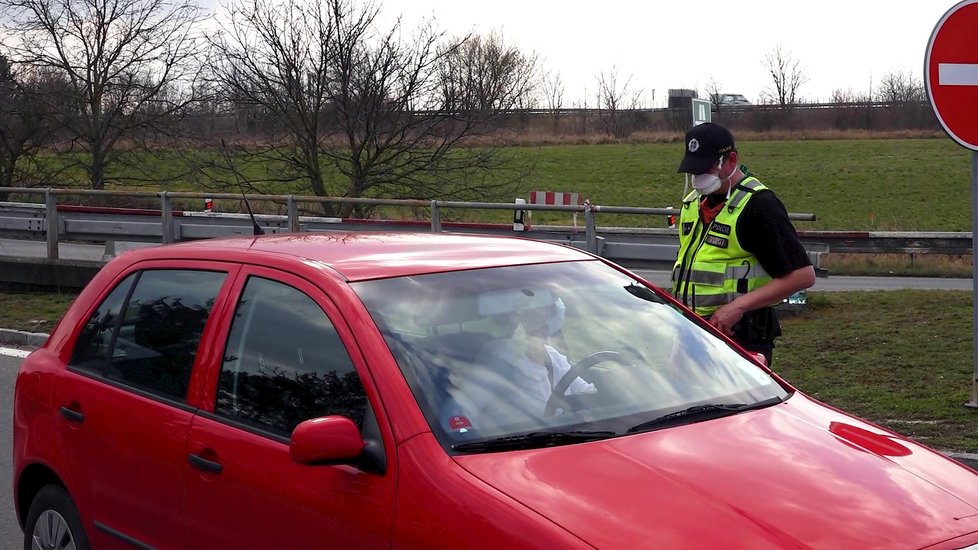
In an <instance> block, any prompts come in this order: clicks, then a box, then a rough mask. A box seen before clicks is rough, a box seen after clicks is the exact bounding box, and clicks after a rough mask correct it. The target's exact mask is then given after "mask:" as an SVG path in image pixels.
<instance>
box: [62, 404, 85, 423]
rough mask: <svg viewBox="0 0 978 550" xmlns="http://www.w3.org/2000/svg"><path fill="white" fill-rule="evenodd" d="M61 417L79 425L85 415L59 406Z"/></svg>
mask: <svg viewBox="0 0 978 550" xmlns="http://www.w3.org/2000/svg"><path fill="white" fill-rule="evenodd" d="M61 416H63V417H65V418H67V419H68V420H69V421H71V422H77V423H79V424H81V423H82V422H84V421H85V413H82V412H79V411H76V410H73V409H69V408H68V407H66V406H64V405H62V406H61Z"/></svg>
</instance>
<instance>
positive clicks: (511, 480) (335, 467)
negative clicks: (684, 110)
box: [13, 233, 978, 549]
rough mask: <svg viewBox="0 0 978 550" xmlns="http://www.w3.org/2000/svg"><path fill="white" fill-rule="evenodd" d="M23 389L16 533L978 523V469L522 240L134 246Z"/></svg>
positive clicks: (398, 532) (729, 542) (659, 540)
mask: <svg viewBox="0 0 978 550" xmlns="http://www.w3.org/2000/svg"><path fill="white" fill-rule="evenodd" d="M539 342H546V343H545V344H542V345H540V347H536V344H534V343H539ZM531 356H533V357H536V358H535V359H534V358H531ZM513 358H516V359H513ZM537 361H539V363H537ZM537 364H539V365H542V366H540V367H534V366H533V365H537ZM561 365H563V366H561ZM534 369H543V370H534ZM541 396H542V398H541ZM14 399H15V401H14V432H13V469H14V479H13V483H14V495H15V499H16V502H15V505H16V510H17V514H18V518H19V521H20V525H21V526H22V527H23V528H24V531H25V547H27V548H32V547H33V548H78V549H84V548H90V547H94V548H121V547H129V546H137V547H144V548H150V547H153V548H263V549H267V548H287V547H294V548H314V547H315V548H319V547H336V548H354V547H355V548H392V547H393V548H517V547H520V548H523V547H527V548H547V549H552V548H592V547H597V548H640V547H644V548H670V549H675V548H734V547H739V548H752V549H753V548H827V549H840V548H922V547H928V548H939V549H944V548H964V547H973V546H971V545H975V544H978V476H976V474H975V472H974V471H972V470H970V469H967V468H965V467H963V466H961V465H959V464H957V463H955V462H953V461H951V460H950V459H948V458H945V457H944V456H941V455H939V454H937V453H935V452H933V451H931V450H929V449H927V448H925V447H923V446H921V445H919V444H917V443H915V442H913V441H911V440H909V439H906V438H904V437H901V436H899V435H896V434H894V433H892V432H889V431H887V430H885V429H883V428H880V427H878V426H875V425H872V424H869V423H867V422H864V421H861V420H859V419H857V418H854V417H852V416H849V415H847V414H845V413H843V412H840V411H838V410H836V409H833V408H831V407H827V406H824V405H822V404H820V403H818V402H817V401H815V400H813V399H812V398H810V397H808V396H806V395H804V394H802V393H800V392H798V391H796V390H795V389H794V388H792V387H791V386H790V385H789V384H788V383H786V382H785V381H784V380H782V379H781V378H779V377H778V376H777V375H775V374H773V373H771V372H770V371H769V370H768V369H766V368H765V367H763V366H762V365H761V364H760V363H758V362H757V360H756V359H755V358H754V357H753V356H751V355H750V354H747V353H746V352H744V351H743V350H741V349H740V348H738V347H737V346H736V345H735V344H733V343H732V342H731V341H730V340H728V339H727V338H726V337H724V336H722V335H721V334H719V333H717V332H715V331H714V330H713V329H711V328H710V327H709V326H708V325H707V324H705V323H704V322H703V321H702V320H700V319H699V318H697V317H696V316H695V315H693V314H692V313H690V312H689V311H688V310H686V309H684V308H683V307H682V306H680V305H679V304H678V303H676V302H675V301H674V300H672V299H671V298H670V297H669V296H668V294H667V293H663V292H662V291H660V290H658V289H656V288H654V287H652V286H650V285H649V284H647V283H646V282H645V281H644V280H642V279H640V278H637V277H636V276H634V275H632V274H630V273H629V272H628V271H626V270H624V269H622V268H620V267H617V266H615V265H612V264H610V263H608V262H606V261H604V260H602V259H600V258H597V257H594V256H591V255H589V254H587V253H584V252H581V251H578V250H575V249H572V248H568V247H564V246H560V245H555V244H547V243H542V242H537V241H531V240H523V239H510V238H493V237H478V236H457V235H456V236H452V235H432V234H370V233H360V234H302V235H298V234H296V235H276V236H272V235H269V236H263V237H254V238H242V237H238V238H232V239H220V240H208V241H198V242H194V243H187V244H178V245H173V246H163V247H156V248H149V249H142V250H139V251H132V252H128V253H125V254H123V255H121V256H120V257H118V258H116V259H115V260H113V261H112V262H110V263H109V264H107V265H106V266H105V267H104V268H103V269H102V270H101V271H100V272H99V273H98V275H97V276H96V277H95V279H94V280H93V281H92V282H91V283H90V284H89V285H88V287H87V288H86V289H85V290H84V291H83V292H82V293H81V294H80V295H79V297H78V298H77V300H76V301H75V303H74V304H73V305H72V306H71V307H70V308H69V310H68V311H67V313H66V314H65V316H64V318H63V319H62V320H61V321H60V323H59V324H58V325H57V326H56V328H55V329H54V330H53V332H52V333H51V336H50V338H49V339H48V341H47V343H46V344H45V345H44V346H43V347H42V348H41V349H39V350H37V351H35V352H34V353H32V354H31V355H30V356H29V357H28V358H27V359H26V360H25V361H24V364H23V366H22V369H21V371H20V373H19V375H18V377H17V383H16V389H15V398H14Z"/></svg>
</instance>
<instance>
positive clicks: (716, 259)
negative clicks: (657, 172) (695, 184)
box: [672, 177, 771, 317]
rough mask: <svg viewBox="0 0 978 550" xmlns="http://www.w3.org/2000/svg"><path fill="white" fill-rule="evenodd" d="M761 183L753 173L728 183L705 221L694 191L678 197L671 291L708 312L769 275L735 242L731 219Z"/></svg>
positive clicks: (697, 309) (699, 311)
mask: <svg viewBox="0 0 978 550" xmlns="http://www.w3.org/2000/svg"><path fill="white" fill-rule="evenodd" d="M765 189H767V187H765V186H764V185H763V184H762V183H761V182H759V181H758V180H757V179H756V178H754V177H748V178H745V179H744V180H743V181H742V182H740V183H739V184H738V185H737V186H736V187H734V190H733V192H732V193H731V195H730V198H729V199H727V202H726V204H725V205H724V207H723V208H722V209H721V210H720V212H719V213H718V214H717V217H716V219H715V220H714V221H713V223H711V224H710V227H708V228H704V227H703V224H702V223H701V222H700V218H699V201H700V198H701V196H700V194H699V193H697V192H696V191H693V192H692V193H690V194H689V195H688V196H687V197H686V198H684V199H683V207H682V210H681V212H680V234H679V255H678V257H677V258H676V263H675V265H674V266H673V271H672V283H673V284H672V288H673V295H674V296H675V297H676V298H677V299H679V300H680V301H681V302H684V303H685V304H686V305H687V306H689V307H691V308H692V309H693V310H694V311H695V312H696V313H697V314H699V315H701V316H703V317H708V316H710V315H712V314H713V312H714V311H716V310H717V309H719V307H720V306H722V305H724V304H727V303H730V302H731V301H733V300H734V299H736V298H737V297H738V296H741V295H743V294H745V293H747V292H750V291H752V290H754V289H756V288H759V287H760V286H763V285H765V284H767V283H768V282H770V281H771V277H770V275H768V273H767V272H766V271H765V270H764V268H763V267H761V265H760V262H758V260H757V257H755V256H754V255H753V254H752V253H750V252H748V251H746V250H744V249H743V247H741V245H740V241H739V239H738V238H737V234H736V233H737V231H736V228H737V220H738V219H739V217H740V214H741V213H742V212H743V210H744V206H745V205H746V204H747V203H748V202H749V201H750V199H751V197H752V196H753V195H754V193H756V192H758V191H763V190H765Z"/></svg>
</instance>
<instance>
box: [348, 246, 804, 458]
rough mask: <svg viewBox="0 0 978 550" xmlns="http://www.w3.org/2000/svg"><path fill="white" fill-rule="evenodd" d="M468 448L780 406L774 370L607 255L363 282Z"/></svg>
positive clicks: (435, 413)
mask: <svg viewBox="0 0 978 550" xmlns="http://www.w3.org/2000/svg"><path fill="white" fill-rule="evenodd" d="M353 287H354V289H355V291H356V292H357V293H358V295H359V296H360V298H361V299H362V300H363V302H364V304H365V305H366V307H367V309H368V310H369V311H370V314H371V316H372V317H373V319H374V320H375V321H376V323H377V325H378V327H379V328H380V331H381V333H382V334H383V336H384V338H385V339H386V341H387V343H388V346H389V347H390V349H391V352H392V353H393V355H394V358H395V359H396V360H397V363H398V365H399V366H400V369H401V371H402V372H403V374H404V376H405V378H406V380H407V381H408V384H409V386H410V387H411V390H412V392H413V394H414V396H415V397H416V399H417V401H418V404H419V405H420V407H421V410H422V412H423V413H424V415H425V417H426V418H427V421H428V423H429V424H430V426H431V428H432V431H433V433H434V434H435V436H436V437H437V438H438V439H439V441H440V442H441V443H442V445H444V446H445V448H446V449H449V450H454V451H457V452H471V451H484V450H502V449H508V448H527V447H534V446H546V445H553V444H566V443H571V442H575V441H583V440H589V439H599V438H605V437H616V436H620V435H625V434H628V433H634V432H636V431H647V430H652V429H660V428H663V427H670V426H675V425H676V424H682V423H687V422H698V421H703V420H709V419H710V418H714V417H716V416H723V415H726V414H735V413H737V412H740V411H741V410H746V409H749V408H754V407H759V406H767V405H770V404H775V403H779V402H781V401H782V400H783V399H785V398H786V397H787V395H788V392H787V391H786V390H785V389H784V388H783V387H782V386H781V385H780V384H779V383H778V382H777V381H776V380H775V379H774V378H773V377H771V376H770V375H769V374H768V373H767V372H765V371H764V370H763V369H761V368H759V367H757V366H756V365H755V364H753V363H752V362H751V361H749V360H748V359H746V358H744V357H743V356H742V355H740V354H739V353H738V352H737V351H735V350H734V349H733V348H732V347H730V346H729V345H728V344H727V343H726V342H724V341H723V340H721V339H720V338H717V337H716V336H714V335H713V334H711V333H710V332H708V331H707V330H704V329H703V328H702V327H700V326H699V325H698V324H697V323H695V322H693V321H692V320H691V319H690V318H689V317H687V315H691V314H688V313H684V312H683V311H682V310H681V309H678V308H676V307H674V306H672V305H670V304H669V303H667V302H666V301H665V300H663V299H662V298H660V297H659V295H658V294H657V293H656V292H653V291H652V290H650V289H649V288H648V287H646V286H644V285H642V283H640V282H639V281H637V280H635V279H632V278H630V277H628V276H627V275H625V274H623V273H621V272H619V271H617V270H615V269H613V268H611V267H609V266H607V265H605V264H603V263H602V262H599V261H581V262H566V263H552V264H540V265H520V266H512V267H501V268H492V269H477V270H469V271H455V272H450V273H438V274H431V275H423V276H412V277H399V278H392V279H384V280H376V281H365V282H359V283H354V284H353Z"/></svg>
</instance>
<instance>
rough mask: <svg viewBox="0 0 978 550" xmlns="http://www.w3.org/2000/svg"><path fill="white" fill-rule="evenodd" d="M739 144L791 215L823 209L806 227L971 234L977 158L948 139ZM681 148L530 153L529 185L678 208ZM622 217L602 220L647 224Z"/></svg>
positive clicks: (601, 200) (603, 200)
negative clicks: (973, 170)
mask: <svg viewBox="0 0 978 550" xmlns="http://www.w3.org/2000/svg"><path fill="white" fill-rule="evenodd" d="M738 149H739V150H740V153H741V159H742V161H743V162H744V163H745V164H746V165H747V167H748V169H749V170H750V171H751V172H753V173H754V174H755V175H756V176H757V177H758V178H759V179H760V180H761V181H762V182H764V183H766V184H767V185H768V186H769V187H771V188H772V189H774V190H775V192H776V193H777V194H778V195H779V196H780V197H781V200H782V201H783V202H784V203H785V206H786V207H787V208H788V211H789V212H805V213H813V214H815V215H816V217H817V221H815V222H798V223H797V227H798V228H799V229H833V230H881V231H882V230H907V231H970V230H971V191H970V187H971V184H970V179H971V178H970V174H971V172H970V171H971V157H970V154H969V153H968V152H967V151H965V150H964V149H963V148H961V147H960V146H958V145H956V144H954V143H953V142H951V141H950V140H949V139H906V140H839V141H753V142H751V141H747V142H740V143H738ZM682 152H683V148H682V145H681V144H678V143H676V144H638V145H583V146H555V147H540V148H537V149H531V150H528V151H527V154H532V155H535V157H536V159H537V166H536V167H537V175H536V178H537V179H536V180H535V181H534V183H533V184H532V185H529V186H527V188H526V190H527V191H529V190H530V189H541V190H547V191H576V192H580V193H583V194H584V195H585V196H587V197H589V198H590V199H591V202H593V203H595V204H602V205H628V206H650V207H667V206H678V204H679V201H680V199H681V197H682V193H683V188H684V187H683V186H684V183H683V176H682V175H681V174H676V166H678V164H679V160H680V158H681V157H682ZM536 217H537V214H534V219H536ZM544 219H546V218H544ZM615 219H616V221H614V222H611V221H610V220H606V218H605V217H602V219H601V220H600V221H599V223H600V224H601V225H623V226H630V225H638V224H646V223H647V222H648V220H647V219H644V220H643V219H641V218H638V217H631V216H616V217H615ZM653 221H655V222H657V223H659V224H661V223H662V221H661V220H653ZM653 225H654V224H653Z"/></svg>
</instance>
